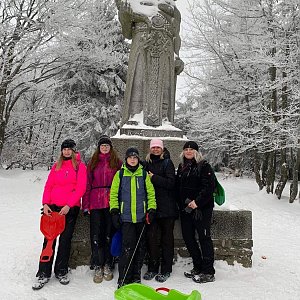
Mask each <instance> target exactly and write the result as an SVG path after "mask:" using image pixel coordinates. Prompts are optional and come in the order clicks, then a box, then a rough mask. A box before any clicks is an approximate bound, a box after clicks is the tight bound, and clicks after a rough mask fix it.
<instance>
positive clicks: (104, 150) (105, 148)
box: [99, 144, 110, 154]
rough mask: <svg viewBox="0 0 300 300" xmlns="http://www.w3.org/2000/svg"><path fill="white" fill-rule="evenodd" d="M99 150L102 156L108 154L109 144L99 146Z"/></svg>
mask: <svg viewBox="0 0 300 300" xmlns="http://www.w3.org/2000/svg"><path fill="white" fill-rule="evenodd" d="M99 150H100V152H101V153H103V154H106V153H109V151H110V145H109V144H101V145H100V147H99Z"/></svg>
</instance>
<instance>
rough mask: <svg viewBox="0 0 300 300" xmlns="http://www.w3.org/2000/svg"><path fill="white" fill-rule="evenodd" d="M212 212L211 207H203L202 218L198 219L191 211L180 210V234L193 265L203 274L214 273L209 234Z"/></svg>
mask: <svg viewBox="0 0 300 300" xmlns="http://www.w3.org/2000/svg"><path fill="white" fill-rule="evenodd" d="M212 212H213V209H212V208H208V209H203V210H202V218H201V219H198V220H195V219H194V218H193V213H186V212H185V211H182V212H181V214H180V219H181V230H182V236H183V239H184V242H185V244H186V247H187V249H188V251H189V253H190V255H191V257H192V259H193V266H194V268H195V269H197V270H199V271H200V272H201V273H204V274H215V269H214V246H213V242H212V239H211V234H210V229H211V218H212ZM196 232H197V233H198V237H199V243H198V241H197V239H196V236H195V233H196Z"/></svg>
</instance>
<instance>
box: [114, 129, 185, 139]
mask: <svg viewBox="0 0 300 300" xmlns="http://www.w3.org/2000/svg"><path fill="white" fill-rule="evenodd" d="M120 134H125V135H130V136H132V135H136V136H143V137H149V136H150V137H176V138H182V137H183V132H182V131H181V130H159V129H155V128H153V129H152V128H151V129H147V128H123V127H122V128H121V129H120Z"/></svg>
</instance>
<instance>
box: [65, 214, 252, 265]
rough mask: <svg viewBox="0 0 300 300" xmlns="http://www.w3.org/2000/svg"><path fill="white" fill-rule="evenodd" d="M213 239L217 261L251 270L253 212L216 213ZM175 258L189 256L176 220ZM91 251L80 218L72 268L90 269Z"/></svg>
mask: <svg viewBox="0 0 300 300" xmlns="http://www.w3.org/2000/svg"><path fill="white" fill-rule="evenodd" d="M212 238H213V243H214V248H215V259H216V260H225V261H226V262H227V263H228V264H230V265H231V264H233V263H234V262H235V261H236V262H238V263H240V264H242V265H243V266H244V267H246V268H249V267H251V266H252V254H253V253H252V247H253V241H252V213H251V211H245V210H236V211H225V210H215V211H214V215H213V222H212ZM174 239H175V255H180V256H182V257H188V256H189V253H188V251H187V249H186V247H185V244H184V241H183V240H182V235H181V227H180V221H179V220H176V223H175V229H174ZM90 258H91V247H90V239H89V223H88V217H84V216H83V214H82V213H80V214H79V216H78V220H77V223H76V227H75V232H74V236H73V239H72V249H71V257H70V267H71V268H76V267H77V266H80V265H89V264H90Z"/></svg>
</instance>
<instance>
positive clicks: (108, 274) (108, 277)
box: [103, 265, 114, 281]
mask: <svg viewBox="0 0 300 300" xmlns="http://www.w3.org/2000/svg"><path fill="white" fill-rule="evenodd" d="M103 277H104V279H105V280H106V281H110V280H112V279H113V278H114V274H113V272H112V270H111V267H110V266H109V265H105V266H104V269H103Z"/></svg>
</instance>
